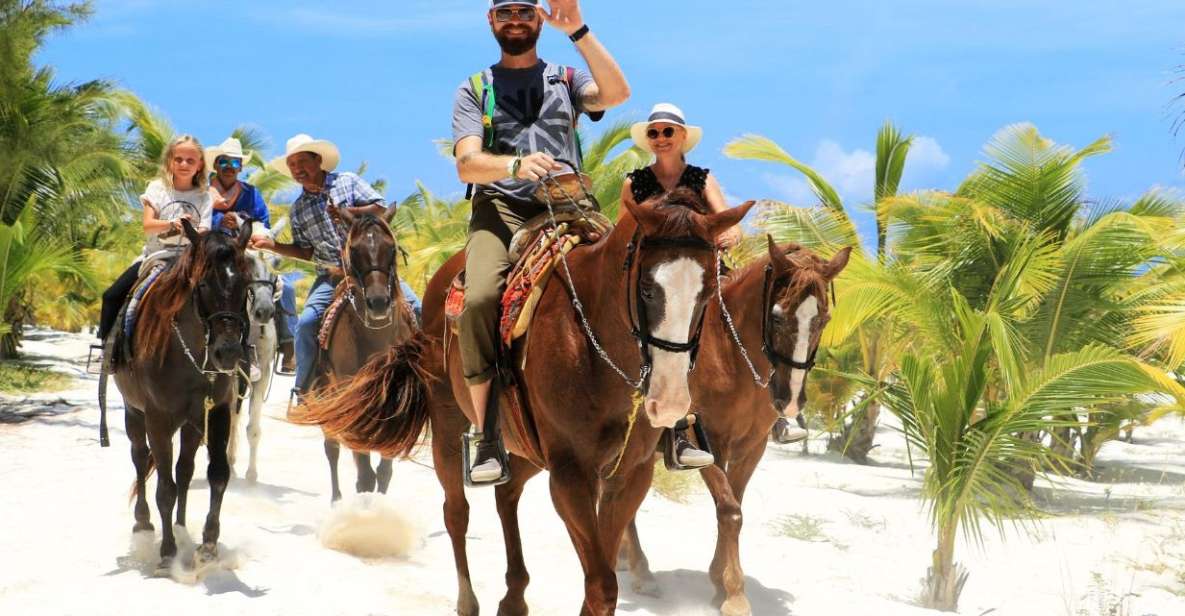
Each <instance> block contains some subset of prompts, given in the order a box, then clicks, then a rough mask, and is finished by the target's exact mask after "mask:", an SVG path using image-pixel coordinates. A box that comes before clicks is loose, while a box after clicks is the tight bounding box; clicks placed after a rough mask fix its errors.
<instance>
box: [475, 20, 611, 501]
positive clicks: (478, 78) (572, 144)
mask: <svg viewBox="0 0 1185 616" xmlns="http://www.w3.org/2000/svg"><path fill="white" fill-rule="evenodd" d="M547 5H548V6H547V10H544V8H543V7H541V6H539V1H538V0H492V1H491V2H490V9H489V12H488V13H487V15H486V17H487V19H488V20H489V24H490V29H491V30H492V32H493V35H494V38H495V39H496V40H497V41H498V45H499V46H500V47H501V49H502V57H501V60H500V61H499V62H498V63H497V64H495V65H493V66H492V67H490V68H488V69H485V70H484V71H482V72H481V73H478V74H475V75H473V76H471V77H470V78H469V79H468V80H466V81H465V82H464V83H462V84H461V87H460V88H459V89H458V90H457V94H456V98H455V101H454V104H453V140H454V143H455V145H454V148H455V154H456V157H457V175H458V176H460V178H461V181H462V182H465V183H468V184H472V185H474V186H475V187H476V191H475V193H474V195H473V214H472V219H471V221H470V223H469V243H468V245H467V250H466V258H465V308H464V311H463V312H462V314H461V318H460V323H459V330H460V332H459V334H460V345H459V346H460V348H461V359H462V362H461V363H462V365H463V367H464V371H465V380H466V382H467V383H468V384H469V395H470V398H471V400H472V402H473V408H474V412H475V413H476V415H477V426H476V427H477V430H478V431H482V429H483V427H484V426H483V423H484V420H485V415H486V408H487V404H488V403H489V400H490V387H491V379H492V378H493V376H494V371H495V367H494V362H495V361H496V356H497V345H498V344H499V342H498V333H497V318H498V304H499V301H500V298H501V295H502V290H503V288H504V287H505V284H506V274H507V271H508V270H509V269H510V267H511V263H510V262H509V258H508V255H507V243H508V242H509V241H510V238H511V236H512V235H513V234H514V231H515V230H517V229H518V228H519V227H520V226H521V225H522V224H523V223H524V222H526V221H527V220H530V219H531V218H533V217H534V216H536V215H537V214H540V213H542V212H544V211H545V209H544V206H543V205H542V204H540V203H539V202H538V201H537V200H536V198H535V196H534V194H535V190H536V188H537V183H538V182H539V181H540V180H541V179H542V178H543V177H545V176H546V175H548V174H550V173H552V172H555V171H560V170H563V169H564V167H562V166H561V165H560V164H558V163H557V162H556V161H557V159H560V160H565V161H569V162H570V163H572V164H574V165H579V164H580V143H579V138H578V135H577V132H576V119H577V118H579V117H580V114H582V113H585V114H588V115H589V116H590V117H592V118H593V119H594V120H597V119H600V116H601V115H602V113H603V112H604V110H606V109H608V108H610V107H614V106H616V105H620V104H621V103H623V102H625V101H626V99H628V98H629V94H630V91H629V84H628V83H627V82H626V79H625V75H624V74H622V72H621V69H620V68H619V67H618V66H617V62H616V61H614V60H613V57H612V56H611V55H609V52H608V51H607V50H606V49H605V48H604V47H603V46H602V45H601V43H600V42H599V41H598V40H597V38H596V36H594V35H593V34H591V32H590V30H589V28H588V26H587V25H586V24H585V23H584V20H583V18H582V16H581V13H580V3H579V2H578V0H548V2H547ZM544 22H547V23H548V24H550V25H551V26H552V27H554V28H555V29H557V30H559V31H561V32H563V33H564V34H565V35H567V36H568V38H569V39H571V41H572V42H573V43H574V44H575V45H576V49H577V51H579V52H580V55H581V56H582V57H583V58H584V60H585V62H587V63H588V69H589V70H588V72H585V71H583V70H577V69H571V68H567V67H563V66H559V65H556V64H551V63H548V62H544V61H542V60H540V59H539V56H538V54H537V52H536V50H535V46H536V43H537V41H538V40H539V35H540V33H541V32H542V30H543V23H544ZM501 454H502V451H501V444H500V443H498V442H496V440H495V439H493V438H489V439H486V438H483V439H481V440H480V441H479V442H478V449H477V456H476V458H475V459H474V464H473V468H471V469H469V474H470V480H471V481H472V482H473V483H478V484H480V483H490V482H494V481H496V480H498V479H499V478H500V477H501V476H502V475H503V470H504V469H503V468H502V464H501V462H500V461H499V460H500V458H501Z"/></svg>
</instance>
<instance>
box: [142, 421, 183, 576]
mask: <svg viewBox="0 0 1185 616" xmlns="http://www.w3.org/2000/svg"><path fill="white" fill-rule="evenodd" d="M171 419H172V417H171V416H170V415H169V414H168V413H167V412H165V411H161V412H157V413H153V412H151V411H148V412H147V413H146V414H145V425H146V427H147V428H148V445H149V447H150V448H151V450H152V451H151V454H152V459H153V460H154V461H155V462H156V510H157V513H158V515H160V523H161V539H160V558H161V562H160V564H159V565H158V566H157V569H156V575H160V576H167V575H169V569H170V568H171V566H172V564H173V557H174V556H176V555H177V538H176V537H175V536H174V535H173V506H174V505H175V504H177V484H176V483H174V481H173V426H172V425H171V421H170V420H171Z"/></svg>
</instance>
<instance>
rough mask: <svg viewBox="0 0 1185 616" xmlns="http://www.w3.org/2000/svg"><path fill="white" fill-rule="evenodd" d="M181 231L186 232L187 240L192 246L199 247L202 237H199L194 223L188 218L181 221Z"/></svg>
mask: <svg viewBox="0 0 1185 616" xmlns="http://www.w3.org/2000/svg"><path fill="white" fill-rule="evenodd" d="M181 230H182V231H184V232H185V237H186V239H188V240H189V243H190V244H193V245H195V246H196V245H197V243H198V242H200V241H201V239H202V238H201V236H200V235H198V232H197V229H194V228H193V223H191V222H189V219H188V218H182V219H181Z"/></svg>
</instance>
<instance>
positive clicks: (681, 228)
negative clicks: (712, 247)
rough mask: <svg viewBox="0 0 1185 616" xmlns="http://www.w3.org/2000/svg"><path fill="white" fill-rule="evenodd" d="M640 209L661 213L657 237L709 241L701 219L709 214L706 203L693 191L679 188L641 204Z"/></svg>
mask: <svg viewBox="0 0 1185 616" xmlns="http://www.w3.org/2000/svg"><path fill="white" fill-rule="evenodd" d="M641 205H642V207H645V208H649V209H653V210H656V211H658V212H661V213H663V215H664V216H663V221H662V224H661V225H660V226H659V228H658V230H657V231H656V235H657V236H658V237H687V236H694V237H699V238H703V239H706V240H709V241H711V239H712V238H710V237H708V229H707V227H706V226H704V219H703V217H704V216H706V215H707V214H709V213H710V212H711V209H710V208H709V207H708V203H707V201H705V200H704V198H703V197H701V196H700V195H699V193H697V192H696V191H695V190H692V189H690V188H687V187H683V186H680V187H678V188H676V189H675V190H672V191H671V192H668V193H663V194H661V195H657V196H654V197H651V198H649V199H647V200H646V201H643V202H642V204H641Z"/></svg>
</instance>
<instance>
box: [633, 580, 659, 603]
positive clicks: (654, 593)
mask: <svg viewBox="0 0 1185 616" xmlns="http://www.w3.org/2000/svg"><path fill="white" fill-rule="evenodd" d="M630 588H633V589H634V592H635V593H636V594H639V595H642V596H643V597H654V598H655V599H658V598H661V597H662V589H660V588H659V587H658V581H657V580H655V579H654V578H650V579H646V580H634V583H633V584H632V585H631V586H630Z"/></svg>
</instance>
